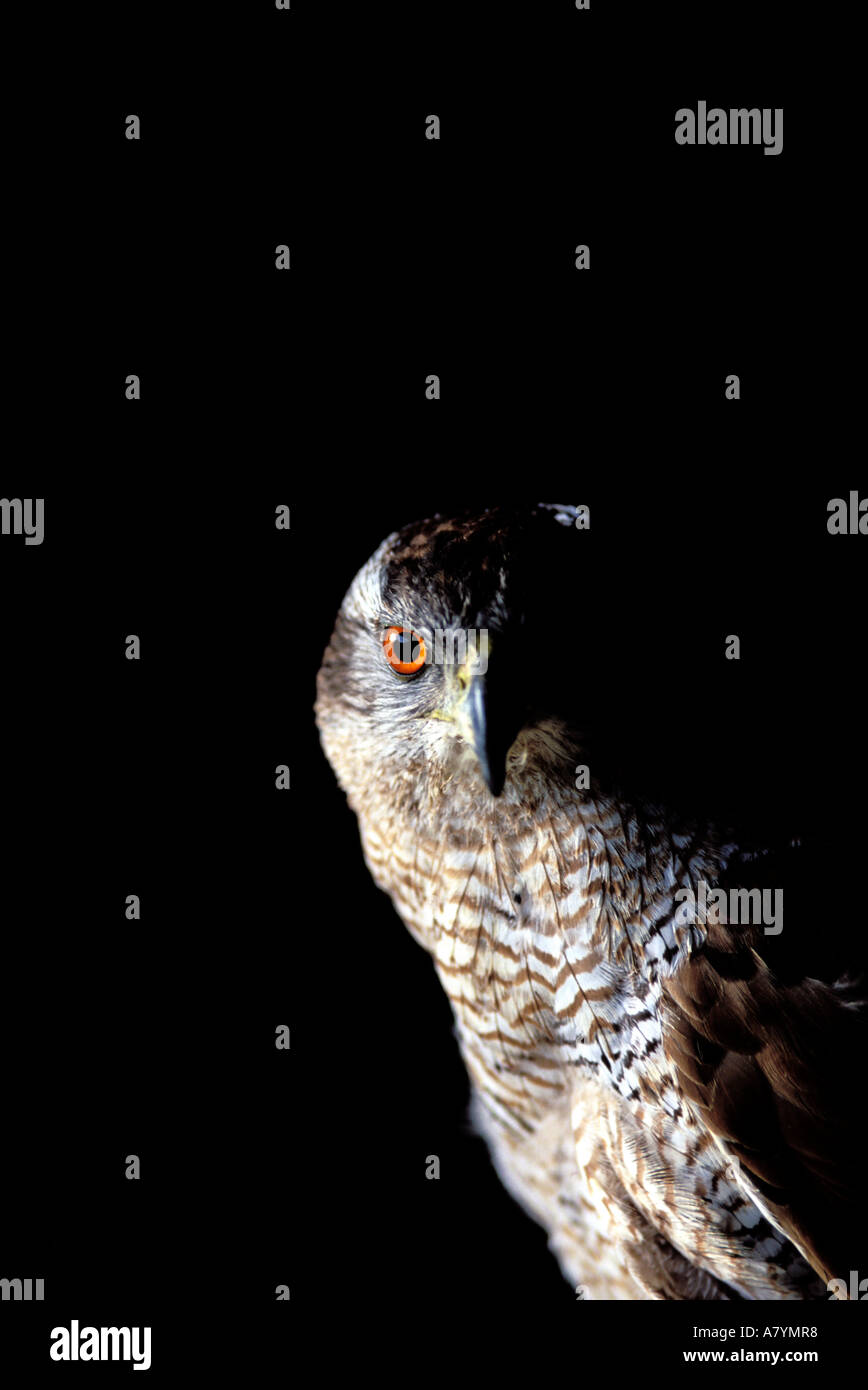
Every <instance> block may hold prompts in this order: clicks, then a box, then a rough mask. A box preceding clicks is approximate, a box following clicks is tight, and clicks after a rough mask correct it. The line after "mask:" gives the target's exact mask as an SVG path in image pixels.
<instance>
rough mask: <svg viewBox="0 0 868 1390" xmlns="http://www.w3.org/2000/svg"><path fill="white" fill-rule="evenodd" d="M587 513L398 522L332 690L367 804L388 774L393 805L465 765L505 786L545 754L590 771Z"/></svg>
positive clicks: (494, 512)
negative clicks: (584, 718) (575, 740)
mask: <svg viewBox="0 0 868 1390" xmlns="http://www.w3.org/2000/svg"><path fill="white" fill-rule="evenodd" d="M576 517H577V512H576V508H574V507H571V506H556V505H544V504H539V505H535V506H533V505H532V506H501V507H495V508H491V509H489V510H486V511H484V512H481V513H469V514H466V515H464V516H459V517H457V518H454V519H446V518H443V517H439V516H435V517H433V518H431V519H430V520H427V521H423V522H420V523H418V524H415V525H411V526H407V527H405V528H404V529H403V530H401V531H398V532H395V533H394V534H393V535H391V536H389V537H388V538H387V539H386V540H385V541H384V542H383V544H382V545H381V546H380V547H379V549H378V550H377V551H376V553H375V554H374V555H373V556H372V557H371V559H370V560H369V561H368V563H367V564H366V565H365V566H364V567H363V568H362V570H361V571H360V572H359V574H358V575H357V576H356V578H355V580H354V581H353V583H352V585H351V587H350V589H349V592H348V593H347V595H346V597H345V599H344V602H343V604H342V606H341V610H340V613H339V615H338V619H337V623H336V626H335V630H334V633H333V635H332V638H331V641H330V643H329V646H328V648H327V650H326V653H325V656H324V659H323V663H322V667H321V669H320V672H319V677H318V684H317V702H316V714H317V723H318V726H319V729H320V736H321V739H322V742H323V746H324V748H325V752H326V755H327V756H328V758H329V761H330V762H331V764H332V766H333V767H334V769H335V771H336V773H337V775H338V779H339V781H340V783H341V785H342V787H343V788H344V790H345V791H346V793H347V795H348V797H349V799H350V804H351V805H352V806H353V808H354V809H355V810H357V811H358V810H359V809H360V806H359V804H358V803H359V798H360V797H361V795H362V792H363V790H364V789H365V788H367V787H369V786H370V785H371V784H372V783H373V782H379V783H381V784H382V782H383V781H384V780H390V781H391V797H392V800H393V804H396V805H397V804H399V803H400V804H402V805H403V807H404V809H407V802H408V801H411V802H413V803H415V807H416V809H419V808H420V806H421V803H422V801H423V800H424V799H425V798H426V797H429V798H436V797H439V796H440V795H441V794H442V793H443V791H444V789H445V788H446V787H447V785H448V784H449V782H450V781H451V780H452V779H453V778H455V777H456V776H459V775H460V776H461V777H462V778H463V779H470V784H471V785H473V786H474V787H475V790H476V792H477V793H478V794H479V795H480V796H485V797H499V796H501V794H502V793H504V790H505V788H508V787H509V783H510V779H511V778H512V777H513V775H514V774H515V773H516V772H518V771H519V770H520V769H522V768H524V767H525V766H526V765H527V764H528V762H529V761H531V762H532V761H533V760H534V759H536V758H544V759H546V760H547V761H556V762H558V763H559V764H560V767H561V770H562V774H563V776H564V777H565V778H566V777H567V776H568V775H569V777H570V779H572V777H574V772H573V771H572V764H571V763H570V758H569V748H570V746H571V744H572V740H571V739H570V738H569V736H568V720H567V717H566V716H567V709H568V706H569V703H570V699H569V695H570V693H571V692H572V693H573V694H574V692H575V688H576V681H577V680H579V679H581V661H580V653H579V650H578V648H579V643H578V641H577V637H576V627H575V625H574V624H575V621H576V619H574V615H573V614H572V612H571V611H570V610H571V601H570V596H571V595H572V594H574V593H576V592H577V577H578V573H579V570H578V566H579V563H580V545H581V542H580V540H579V538H578V537H577V533H576V528H575V522H576ZM577 618H578V623H579V624H581V623H582V615H581V613H579V614H578V615H577ZM585 635H586V637H587V635H588V634H587V631H585Z"/></svg>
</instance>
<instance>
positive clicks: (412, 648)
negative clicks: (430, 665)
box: [383, 627, 425, 676]
mask: <svg viewBox="0 0 868 1390" xmlns="http://www.w3.org/2000/svg"><path fill="white" fill-rule="evenodd" d="M383 650H384V651H385V653H386V660H387V661H388V663H389V665H390V666H391V668H392V670H393V671H394V672H395V673H396V674H397V675H399V676H415V675H417V674H418V672H419V671H421V670H422V667H423V666H424V665H425V639H424V637H420V636H419V634H418V632H413V630H412V629H411V628H409V627H390V628H387V629H386V635H385V637H384V638H383Z"/></svg>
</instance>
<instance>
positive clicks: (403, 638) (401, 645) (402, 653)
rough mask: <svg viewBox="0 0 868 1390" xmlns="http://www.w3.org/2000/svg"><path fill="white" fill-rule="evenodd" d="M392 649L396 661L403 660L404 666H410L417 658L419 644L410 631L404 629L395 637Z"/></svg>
mask: <svg viewBox="0 0 868 1390" xmlns="http://www.w3.org/2000/svg"><path fill="white" fill-rule="evenodd" d="M392 649H393V651H394V652H395V656H396V657H397V659H398V661H400V662H403V663H404V664H405V665H406V666H412V665H413V664H414V663H415V662H416V661H418V660H419V654H418V653H419V646H418V643H417V641H416V638H415V637H414V636H413V633H412V632H408V631H406V629H405V630H404V631H403V632H402V633H401V634H400V636H399V637H396V639H395V642H394V643H393V644H392Z"/></svg>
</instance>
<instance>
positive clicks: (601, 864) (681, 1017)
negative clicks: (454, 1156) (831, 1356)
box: [317, 506, 865, 1299]
mask: <svg viewBox="0 0 868 1390" xmlns="http://www.w3.org/2000/svg"><path fill="white" fill-rule="evenodd" d="M571 523H572V516H571V513H570V509H569V508H553V507H552V508H549V507H543V506H540V507H518V508H502V509H501V508H498V509H494V510H491V511H488V512H485V513H482V514H479V515H474V516H467V517H464V518H460V519H458V520H454V521H453V520H445V519H440V518H435V519H434V520H431V521H427V522H424V523H421V524H418V525H414V526H410V527H407V528H406V529H405V530H404V531H401V532H399V533H396V534H395V535H393V536H390V537H389V538H388V540H386V541H385V542H384V543H383V545H382V546H381V547H380V548H379V549H378V551H377V552H376V554H375V555H374V556H373V557H372V558H371V560H370V561H369V562H368V564H367V565H366V566H365V567H364V568H363V569H362V571H361V572H360V573H359V575H358V576H357V577H356V579H355V581H354V583H353V585H352V587H351V588H350V590H349V592H348V594H347V596H346V599H345V600H344V603H343V606H342V608H341V612H340V614H339V616H338V620H337V624H336V627H335V632H334V635H333V637H332V640H331V643H330V645H329V647H328V649H327V651H326V654H325V657H324V660H323V664H322V668H321V671H320V673H319V680H318V697H317V722H318V725H319V728H320V734H321V738H322V743H323V746H324V749H325V752H326V754H327V756H328V758H329V760H330V762H331V764H332V766H333V768H334V769H335V772H336V774H337V776H338V779H339V781H340V784H341V786H342V788H343V789H344V791H345V792H346V794H347V797H348V799H349V802H350V805H351V806H352V808H353V810H354V811H355V813H356V815H357V817H358V820H359V826H360V830H361V837H362V844H363V848H364V853H365V858H366V862H367V864H368V866H369V868H370V871H371V873H372V875H373V877H374V879H375V881H376V882H377V884H378V885H379V886H380V887H381V888H382V889H384V890H385V891H386V892H387V893H388V894H389V896H390V897H391V899H392V901H393V903H394V905H395V907H396V909H397V911H398V913H399V914H400V916H401V918H402V919H403V921H404V922H405V924H406V925H407V927H408V928H409V930H410V931H411V933H412V934H413V936H414V937H415V939H416V940H417V941H418V942H419V943H420V944H421V945H422V946H423V947H424V948H425V950H426V951H428V952H429V953H430V955H431V957H432V959H433V961H434V965H435V968H436V970H437V973H438V975H439V977H440V980H441V983H442V985H443V988H444V989H445V990H446V993H447V995H448V996H449V999H450V1001H451V1004H452V1008H453V1011H454V1016H455V1021H456V1029H457V1036H458V1041H459V1044H460V1047H461V1051H462V1054H463V1057H464V1061H465V1064H466V1067H467V1070H468V1073H469V1076H470V1078H471V1082H472V1086H473V1093H474V1115H475V1118H476V1121H477V1123H478V1125H479V1127H480V1128H481V1129H482V1131H483V1132H484V1133H485V1135H486V1137H487V1139H488V1142H489V1145H490V1148H491V1152H492V1156H493V1159H494V1163H495V1165H496V1167H497V1170H498V1172H499V1174H500V1176H501V1178H502V1180H503V1182H504V1184H505V1185H506V1187H507V1188H508V1189H509V1190H510V1192H512V1193H513V1195H514V1196H515V1197H516V1198H517V1199H518V1200H519V1201H520V1202H521V1203H522V1204H523V1205H524V1206H525V1207H526V1209H527V1210H528V1211H529V1212H530V1213H531V1214H532V1215H533V1216H534V1217H535V1218H536V1219H537V1220H538V1221H539V1222H540V1223H541V1224H542V1225H543V1226H544V1227H545V1228H546V1230H547V1231H548V1233H549V1238H550V1244H551V1247H552V1249H553V1250H554V1252H555V1254H556V1255H557V1258H558V1259H559V1261H560V1264H561V1267H562V1269H563V1271H564V1274H565V1275H566V1277H567V1278H568V1279H570V1280H571V1281H572V1282H573V1283H574V1284H581V1285H583V1286H584V1289H585V1290H586V1295H587V1296H588V1297H591V1298H594V1297H596V1298H703V1299H716V1298H720V1299H733V1298H735V1299H737V1298H790V1299H792V1298H812V1297H826V1296H828V1295H827V1294H826V1283H827V1280H829V1279H830V1278H832V1277H838V1276H840V1277H843V1278H845V1279H846V1278H847V1276H848V1272H849V1270H850V1269H851V1268H858V1267H859V1266H858V1259H859V1255H860V1251H861V1245H860V1241H861V1231H862V1230H864V1216H863V1215H862V1213H861V1212H860V1213H857V1212H856V1211H855V1208H854V1202H855V1200H856V1198H855V1194H856V1192H857V1191H858V1189H859V1172H858V1169H859V1167H860V1164H859V1161H858V1157H857V1155H856V1153H855V1151H854V1148H853V1142H852V1136H851V1134H850V1131H849V1129H848V1118H847V1104H846V1102H847V1098H848V1096H847V1086H848V1085H849V1084H850V1082H849V1080H848V1081H846V1082H845V1081H844V1080H842V1079H841V1068H840V1061H841V1058H842V1056H846V1057H852V1056H853V1055H854V1052H855V1051H856V1049H858V1048H859V1047H860V1045H861V1043H860V1039H861V1038H863V1037H864V1032H863V1029H864V1017H865V1012H864V1008H863V1007H862V1006H863V1004H864V993H863V992H862V990H861V987H860V985H859V983H858V982H857V981H854V980H853V978H852V977H843V978H841V979H837V980H836V979H832V978H830V979H828V980H826V981H825V983H823V982H821V981H819V980H816V979H812V978H811V977H810V976H809V975H806V974H805V973H803V972H802V973H800V972H799V971H792V970H791V971H789V972H788V971H786V970H783V971H778V968H777V966H776V965H775V964H774V962H772V963H770V961H769V959H768V954H769V951H770V950H772V942H771V940H770V938H767V937H765V936H764V935H763V933H762V928H759V929H757V928H756V927H751V926H744V927H736V926H722V925H720V924H719V923H716V922H715V921H714V920H709V921H708V922H706V923H702V922H697V921H696V920H694V919H692V918H691V919H689V920H687V921H684V922H682V921H680V920H676V912H675V896H674V895H675V892H676V890H677V889H678V888H681V887H687V886H692V887H693V888H694V889H696V887H697V885H698V883H699V881H700V880H704V881H705V882H706V883H708V884H718V883H719V884H732V885H740V884H742V883H747V882H749V881H753V879H752V874H753V864H754V862H755V861H754V859H753V857H752V855H749V854H748V853H747V851H746V850H745V848H744V847H743V846H742V845H740V844H739V843H738V842H736V841H734V840H733V839H731V838H727V837H726V836H725V835H723V834H721V833H719V832H718V831H717V830H716V829H715V828H714V826H713V825H712V824H710V823H708V824H706V823H702V822H700V821H694V822H690V821H688V820H681V819H680V818H679V815H678V813H677V810H676V809H673V808H670V807H666V808H661V807H660V806H655V805H653V804H648V803H647V802H645V801H643V800H631V799H630V797H629V796H627V795H626V794H625V793H623V792H622V791H619V790H617V789H616V788H615V787H614V786H609V785H607V783H606V782H605V779H602V778H600V777H598V776H597V775H596V770H595V767H594V766H593V765H591V782H590V788H589V789H588V790H577V787H576V775H575V773H576V765H577V764H579V763H582V762H584V761H589V762H591V761H592V760H591V759H589V758H588V757H587V756H586V749H585V744H584V739H583V732H582V728H581V725H580V721H581V718H582V694H583V691H582V680H583V676H582V673H581V670H578V671H574V672H572V674H571V677H570V680H569V681H567V682H564V681H563V679H562V674H563V673H562V672H561V673H560V674H559V673H558V672H557V671H556V672H555V673H554V674H555V676H556V677H558V679H553V680H549V679H548V677H547V675H546V672H545V669H543V674H542V676H541V675H540V663H539V661H533V660H531V659H530V658H529V654H530V653H532V652H534V651H536V652H537V654H538V653H539V650H540V644H545V643H547V642H550V641H551V630H550V624H551V613H552V607H551V605H549V606H548V607H546V605H545V603H544V595H545V588H546V583H547V577H551V582H552V583H554V582H555V579H554V576H555V575H560V573H561V572H562V571H561V569H559V566H561V565H562V564H563V565H566V566H568V565H569V564H570V563H575V561H574V559H573V558H572V556H574V554H575V551H574V550H573V551H572V552H571V555H570V557H567V547H574V546H575V544H576V535H575V532H574V531H571V530H570V526H571ZM390 625H398V626H406V627H407V628H414V629H415V630H416V631H419V632H429V631H431V630H434V629H448V630H455V629H459V628H463V629H486V630H487V631H488V632H489V634H490V655H489V669H488V672H487V674H486V675H484V676H483V675H481V674H479V673H478V671H475V670H473V669H471V668H470V667H469V666H464V667H454V666H453V667H449V666H448V665H445V666H440V667H438V666H434V665H432V666H429V667H427V668H426V669H425V670H424V671H423V672H422V673H421V674H420V675H419V676H418V677H416V678H414V679H412V680H408V679H401V678H396V676H395V673H394V672H393V670H392V669H391V668H390V667H389V664H388V663H387V662H386V660H385V659H384V655H383V647H382V633H383V630H384V629H385V628H387V627H389V626H390ZM585 679H586V678H585ZM474 681H476V682H484V685H485V694H486V702H487V703H486V708H487V717H488V721H489V728H488V734H489V736H490V742H491V747H490V748H488V749H484V750H480V747H479V746H478V739H477V741H476V742H474V735H473V730H471V728H470V725H469V723H468V717H467V710H466V703H467V694H468V690H469V688H470V686H471V685H472V684H473V682H474ZM567 706H570V707H569V708H567ZM492 750H493V751H492ZM583 754H585V755H584V756H583ZM489 755H490V756H491V757H492V758H496V757H497V756H498V755H499V756H501V757H502V759H503V760H504V764H505V773H506V776H505V783H504V785H503V787H502V790H501V789H500V787H499V786H495V787H494V790H495V791H497V792H498V793H499V794H497V795H494V794H492V791H491V790H490V789H489V786H487V785H486V778H485V777H484V776H483V767H484V763H485V758H486V757H487V756H489ZM481 758H482V761H481V760H480V759H481ZM794 853H795V851H794ZM774 946H775V949H777V950H779V949H780V948H779V946H778V943H774ZM856 1055H858V1053H856ZM845 1070H846V1069H845ZM860 1222H861V1223H862V1224H861V1225H860ZM862 1258H863V1264H864V1263H865V1260H864V1252H862Z"/></svg>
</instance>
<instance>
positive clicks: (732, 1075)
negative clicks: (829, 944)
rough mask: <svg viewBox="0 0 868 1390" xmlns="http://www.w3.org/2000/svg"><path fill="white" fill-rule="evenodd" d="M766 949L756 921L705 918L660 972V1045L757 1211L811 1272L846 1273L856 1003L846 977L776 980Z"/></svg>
mask: <svg viewBox="0 0 868 1390" xmlns="http://www.w3.org/2000/svg"><path fill="white" fill-rule="evenodd" d="M773 942H774V945H773V944H772V943H773ZM776 953H777V954H781V947H780V945H779V944H778V939H777V938H771V937H765V936H764V935H763V934H762V931H761V929H756V928H753V927H746V928H737V927H728V926H722V925H720V924H717V925H711V926H710V927H709V933H708V940H707V943H706V945H705V947H704V948H703V949H702V950H701V951H699V952H698V953H697V954H696V955H695V956H694V957H693V958H692V959H691V960H689V961H688V962H687V963H686V964H685V965H684V966H683V967H682V968H681V969H680V970H679V971H678V972H677V974H676V975H675V976H673V977H672V978H671V979H669V980H667V981H665V982H664V995H665V1003H664V1047H665V1049H666V1052H667V1055H668V1056H669V1058H670V1060H671V1062H672V1063H673V1065H674V1067H675V1069H676V1071H677V1074H678V1078H679V1082H680V1085H681V1089H682V1092H683V1094H684V1096H685V1097H686V1099H687V1100H688V1102H689V1104H690V1105H691V1108H692V1109H693V1111H694V1113H695V1114H697V1115H698V1116H699V1117H701V1119H702V1120H703V1121H704V1123H705V1124H706V1126H707V1128H708V1130H709V1132H710V1133H711V1134H712V1135H713V1136H714V1137H715V1138H716V1139H718V1140H719V1141H721V1143H722V1146H723V1147H724V1148H725V1149H726V1151H727V1152H728V1153H729V1154H730V1155H731V1156H732V1157H733V1158H734V1159H737V1160H738V1161H739V1163H740V1165H741V1170H742V1175H743V1177H744V1179H745V1180H746V1181H747V1183H748V1185H749V1186H750V1187H751V1188H752V1189H753V1191H754V1193H756V1194H757V1195H758V1196H759V1197H760V1198H762V1200H763V1202H764V1203H765V1205H766V1208H767V1213H768V1214H769V1215H770V1216H771V1217H772V1219H773V1220H774V1221H776V1223H777V1224H778V1225H779V1226H780V1228H781V1229H782V1230H783V1231H784V1233H785V1234H786V1235H787V1236H788V1237H789V1238H790V1239H791V1240H792V1241H793V1242H794V1244H796V1245H797V1246H798V1248H799V1249H800V1250H801V1251H802V1253H803V1254H804V1255H805V1257H806V1258H807V1259H808V1260H810V1262H811V1264H812V1265H813V1267H814V1269H815V1270H816V1271H817V1272H818V1273H819V1274H820V1275H821V1276H822V1278H824V1279H825V1280H827V1281H828V1280H829V1279H831V1278H844V1279H846V1278H847V1276H848V1272H849V1271H850V1270H853V1269H855V1270H859V1269H860V1268H862V1267H868V1258H866V1256H868V1250H866V1244H865V1227H866V1222H865V1196H864V1168H865V1163H864V1151H863V1149H862V1136H861V1134H860V1123H861V1113H862V1106H863V1096H862V1087H861V1079H860V1078H859V1076H858V1072H859V1071H860V1070H861V1067H862V1064H863V1060H864V1057H865V1050H864V1049H865V1010H864V1008H861V1007H859V1006H858V1004H857V1003H855V1002H854V990H853V985H852V981H850V982H849V983H845V984H843V985H841V986H838V987H835V986H834V985H829V984H825V983H823V982H821V981H819V980H816V979H812V978H810V977H808V976H806V975H801V977H800V978H797V979H793V978H781V976H780V975H778V974H777V973H776V972H775V970H773V969H772V968H771V966H770V965H769V963H768V961H767V959H765V956H766V955H772V956H773V955H774V954H776ZM815 954H817V953H815ZM783 958H784V957H783V956H782V959H783ZM792 974H793V972H792V970H790V971H789V972H788V975H789V976H792Z"/></svg>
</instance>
